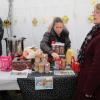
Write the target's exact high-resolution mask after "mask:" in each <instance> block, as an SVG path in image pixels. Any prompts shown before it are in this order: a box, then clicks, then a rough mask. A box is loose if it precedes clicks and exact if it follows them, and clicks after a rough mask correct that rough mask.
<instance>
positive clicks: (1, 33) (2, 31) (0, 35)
mask: <svg viewBox="0 0 100 100" xmlns="http://www.w3.org/2000/svg"><path fill="white" fill-rule="evenodd" d="M3 34H4V29H3V22H2V20H1V18H0V55H2V43H1V40H2V38H3Z"/></svg>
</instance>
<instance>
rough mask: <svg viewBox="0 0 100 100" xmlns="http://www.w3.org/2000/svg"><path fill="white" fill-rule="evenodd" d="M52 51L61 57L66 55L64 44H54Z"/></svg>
mask: <svg viewBox="0 0 100 100" xmlns="http://www.w3.org/2000/svg"><path fill="white" fill-rule="evenodd" d="M52 49H53V51H54V52H56V53H57V54H59V55H60V56H61V55H65V54H64V43H60V42H55V43H52Z"/></svg>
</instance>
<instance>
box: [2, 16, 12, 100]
mask: <svg viewBox="0 0 100 100" xmlns="http://www.w3.org/2000/svg"><path fill="white" fill-rule="evenodd" d="M3 35H4V28H3V22H2V19H1V18H0V56H1V55H2V42H1V41H2V38H3ZM0 98H1V99H0V100H11V97H10V95H9V93H8V91H0Z"/></svg>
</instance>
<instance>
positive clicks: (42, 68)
mask: <svg viewBox="0 0 100 100" xmlns="http://www.w3.org/2000/svg"><path fill="white" fill-rule="evenodd" d="M47 60H48V55H47V54H43V53H41V54H39V55H37V56H36V57H35V63H34V70H35V71H36V72H39V73H49V72H50V63H49V62H48V61H47Z"/></svg>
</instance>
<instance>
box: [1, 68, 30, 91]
mask: <svg viewBox="0 0 100 100" xmlns="http://www.w3.org/2000/svg"><path fill="white" fill-rule="evenodd" d="M30 72H31V70H29V69H26V70H23V71H22V73H24V74H20V73H21V72H19V74H15V71H13V70H12V71H10V72H4V71H0V90H20V88H19V85H18V83H17V78H27V75H28V73H30Z"/></svg>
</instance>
